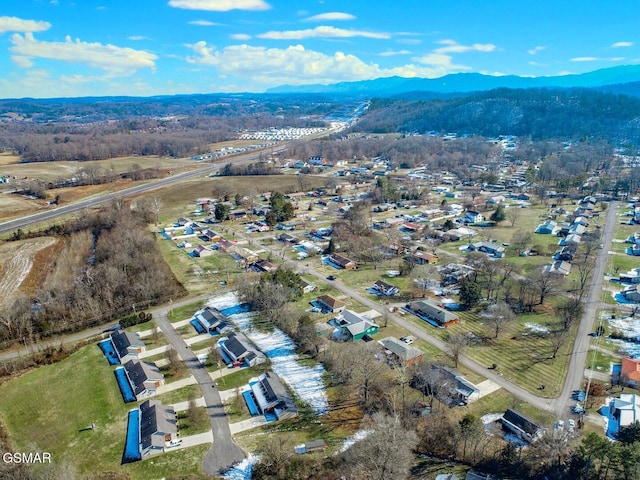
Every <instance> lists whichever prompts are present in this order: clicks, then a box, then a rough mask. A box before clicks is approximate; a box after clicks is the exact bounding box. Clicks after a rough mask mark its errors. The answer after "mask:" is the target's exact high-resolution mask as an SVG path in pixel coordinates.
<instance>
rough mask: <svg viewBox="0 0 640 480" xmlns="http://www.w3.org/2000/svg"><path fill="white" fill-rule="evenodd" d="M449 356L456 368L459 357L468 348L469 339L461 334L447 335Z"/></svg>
mask: <svg viewBox="0 0 640 480" xmlns="http://www.w3.org/2000/svg"><path fill="white" fill-rule="evenodd" d="M448 343H449V355H451V358H452V359H453V364H454V365H455V367H456V368H458V361H459V360H460V356H461V355H464V352H465V351H466V349H467V347H468V346H469V339H468V337H467V336H466V335H464V334H462V333H454V334H452V335H449V340H448Z"/></svg>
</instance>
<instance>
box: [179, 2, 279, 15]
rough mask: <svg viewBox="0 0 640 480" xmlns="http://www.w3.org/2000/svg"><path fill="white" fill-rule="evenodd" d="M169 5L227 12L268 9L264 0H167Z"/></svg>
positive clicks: (188, 8)
mask: <svg viewBox="0 0 640 480" xmlns="http://www.w3.org/2000/svg"><path fill="white" fill-rule="evenodd" d="M169 6H170V7H175V8H183V9H186V10H205V11H209V12H228V11H230V10H269V9H270V8H271V5H269V4H268V3H266V2H265V1H264V0H169Z"/></svg>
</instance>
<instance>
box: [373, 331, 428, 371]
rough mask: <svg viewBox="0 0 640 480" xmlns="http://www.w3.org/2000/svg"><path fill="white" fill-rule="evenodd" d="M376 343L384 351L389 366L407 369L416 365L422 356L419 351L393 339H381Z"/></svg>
mask: <svg viewBox="0 0 640 480" xmlns="http://www.w3.org/2000/svg"><path fill="white" fill-rule="evenodd" d="M378 343H380V345H382V347H383V348H384V349H385V353H386V354H387V357H388V358H389V360H390V362H389V363H391V364H401V365H405V366H407V367H408V366H411V365H413V364H414V363H418V362H419V361H420V360H422V357H423V356H424V354H423V353H422V351H421V350H418V349H417V348H415V347H412V346H411V345H407V344H406V343H405V342H403V341H402V340H398V339H397V338H395V337H387V338H383V339H382V340H379V342H378Z"/></svg>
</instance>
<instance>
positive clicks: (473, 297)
mask: <svg viewBox="0 0 640 480" xmlns="http://www.w3.org/2000/svg"><path fill="white" fill-rule="evenodd" d="M481 298H482V293H481V291H480V285H479V284H478V283H477V282H474V281H473V280H471V279H469V278H465V279H464V280H463V281H462V283H461V284H460V304H461V305H462V306H463V307H464V308H473V307H475V306H476V305H478V303H480V299H481Z"/></svg>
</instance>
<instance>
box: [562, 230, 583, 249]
mask: <svg viewBox="0 0 640 480" xmlns="http://www.w3.org/2000/svg"><path fill="white" fill-rule="evenodd" d="M581 241H582V236H581V235H578V234H577V233H570V234H569V235H567V236H566V237H564V238H563V239H562V240H560V243H559V245H560V246H562V247H565V246H566V247H576V248H577V247H578V245H580V242H581Z"/></svg>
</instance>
